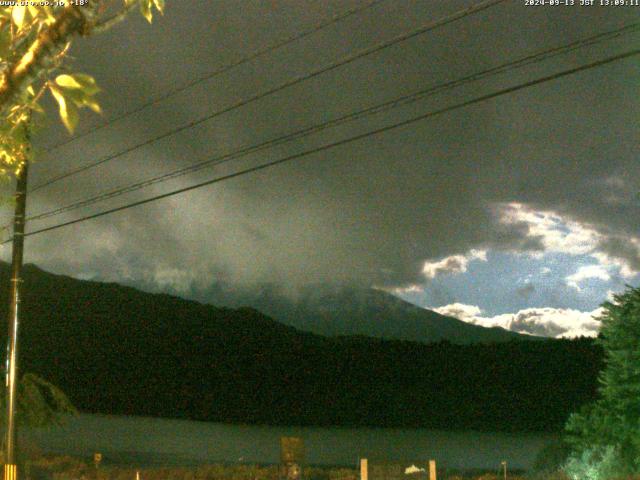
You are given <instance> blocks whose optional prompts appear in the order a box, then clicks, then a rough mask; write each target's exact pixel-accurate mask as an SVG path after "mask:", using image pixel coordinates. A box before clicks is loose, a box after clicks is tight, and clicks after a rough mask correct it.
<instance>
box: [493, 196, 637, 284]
mask: <svg viewBox="0 0 640 480" xmlns="http://www.w3.org/2000/svg"><path fill="white" fill-rule="evenodd" d="M496 211H497V215H498V217H499V220H500V222H501V223H503V224H506V225H526V226H527V228H528V233H527V236H529V237H532V238H537V239H539V240H540V242H541V244H542V245H543V247H544V251H542V252H534V253H529V255H533V256H534V257H536V258H542V257H543V256H544V254H545V253H564V254H568V255H572V256H577V255H585V254H586V255H590V256H591V257H593V258H594V259H595V260H597V261H598V262H599V263H600V265H599V267H601V269H600V270H598V271H596V270H595V269H592V270H588V271H585V272H583V273H581V274H589V273H592V274H593V275H594V276H590V277H583V279H584V278H599V279H602V280H609V279H610V278H611V276H610V274H609V273H608V272H607V271H606V270H605V268H615V269H617V270H618V273H619V275H621V276H622V277H624V278H626V279H631V278H633V277H635V276H636V275H637V274H638V273H640V272H639V271H638V269H637V268H635V265H633V264H632V262H631V261H630V258H640V239H638V238H633V237H628V238H624V239H620V238H618V237H616V236H609V235H606V234H604V233H601V232H599V231H598V230H597V229H596V228H594V227H593V226H592V225H588V224H585V223H580V222H576V221H574V220H571V219H568V218H565V217H563V216H561V215H559V214H557V213H555V212H553V211H538V210H534V209H533V208H531V207H529V206H527V205H524V204H521V203H517V202H511V203H502V204H499V205H497V208H496ZM608 245H614V246H615V248H613V249H611V248H609V249H607V248H606V247H607V246H608ZM622 246H624V252H622ZM607 250H614V251H616V252H621V253H623V254H622V255H611V253H610V252H609V251H607ZM594 267H598V266H594ZM587 268H592V267H591V266H589V267H587ZM581 270H582V269H581ZM578 273H580V272H577V273H576V275H578ZM605 275H606V276H607V278H605ZM578 278H579V277H578ZM567 280H569V279H567ZM569 281H571V280H569ZM570 285H571V286H573V287H574V288H577V289H578V290H579V287H578V286H577V282H574V283H573V284H570Z"/></svg>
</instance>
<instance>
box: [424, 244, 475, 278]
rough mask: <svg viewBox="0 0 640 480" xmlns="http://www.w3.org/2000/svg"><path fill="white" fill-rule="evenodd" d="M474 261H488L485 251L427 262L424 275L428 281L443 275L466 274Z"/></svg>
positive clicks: (471, 251)
mask: <svg viewBox="0 0 640 480" xmlns="http://www.w3.org/2000/svg"><path fill="white" fill-rule="evenodd" d="M474 260H480V261H483V262H486V261H487V252H486V251H485V250H470V251H469V252H468V253H467V254H466V255H451V256H449V257H445V258H443V259H442V260H438V261H437V262H425V264H424V266H423V267H422V273H424V276H425V277H427V278H428V279H433V278H435V277H436V276H438V275H441V274H443V273H464V272H466V271H467V265H468V264H469V262H472V261H474Z"/></svg>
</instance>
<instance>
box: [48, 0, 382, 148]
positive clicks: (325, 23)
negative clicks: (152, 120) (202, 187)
mask: <svg viewBox="0 0 640 480" xmlns="http://www.w3.org/2000/svg"><path fill="white" fill-rule="evenodd" d="M385 1H386V0H372V1H369V2H367V3H365V4H364V5H361V6H358V7H354V8H351V9H349V10H346V11H344V12H341V13H338V14H337V15H333V16H331V17H329V18H327V19H324V20H322V21H321V22H319V23H318V24H316V25H314V26H313V27H311V28H309V29H308V30H304V31H303V32H300V33H297V34H295V35H293V36H290V37H287V38H286V39H284V40H281V41H279V42H276V43H273V44H271V45H268V46H266V47H264V48H261V49H258V50H255V51H253V52H251V53H249V54H248V55H246V56H243V57H241V58H238V59H236V60H233V61H231V62H229V63H226V64H224V65H221V66H219V67H218V68H216V69H215V70H213V71H211V72H208V73H207V74H206V75H203V76H201V77H198V78H196V79H195V80H192V81H190V82H188V83H185V84H184V85H180V86H178V87H175V88H172V89H169V90H167V91H166V92H164V93H163V94H161V95H158V96H157V97H155V98H152V99H150V100H149V101H147V102H145V103H143V104H142V105H139V106H138V107H136V108H134V109H133V110H129V111H126V112H124V113H122V114H120V115H117V116H115V117H113V118H111V119H109V120H107V121H105V122H102V123H101V124H99V125H96V126H95V127H93V128H90V129H88V130H87V131H85V132H82V133H80V134H78V135H75V136H73V137H71V138H69V139H67V140H65V141H63V142H60V143H57V144H55V145H52V146H51V147H49V148H47V150H45V153H51V152H53V151H54V150H57V149H58V148H60V147H63V146H65V145H68V144H69V143H72V142H75V141H76V140H80V139H81V138H84V137H86V136H87V135H91V134H92V133H95V132H97V131H99V130H102V129H103V128H106V127H108V126H110V125H113V124H114V123H116V122H119V121H120V120H124V119H125V118H128V117H131V116H133V115H135V114H136V113H140V112H142V111H143V110H146V109H147V108H150V107H153V106H154V105H157V104H158V103H160V102H162V101H164V100H167V99H169V98H171V97H173V96H175V95H177V94H179V93H181V92H184V91H185V90H189V89H190V88H193V87H195V86H196V85H198V84H200V83H203V82H206V81H207V80H211V79H212V78H215V77H217V76H219V75H222V74H224V73H227V72H229V71H230V70H233V69H234V68H237V67H240V66H242V65H244V64H246V63H249V62H251V61H253V60H256V59H258V58H260V57H262V56H264V55H267V54H269V53H271V52H275V51H276V50H279V49H281V48H283V47H286V46H287V45H290V44H292V43H295V42H297V41H299V40H302V39H303V38H306V37H308V36H310V35H313V34H314V33H317V32H319V31H320V30H323V29H325V28H327V27H329V26H331V25H334V24H336V23H338V22H340V21H342V20H344V19H345V18H348V17H350V16H352V15H356V14H358V13H362V12H364V11H366V10H368V9H370V8H372V7H374V6H375V5H377V4H379V3H382V2H385Z"/></svg>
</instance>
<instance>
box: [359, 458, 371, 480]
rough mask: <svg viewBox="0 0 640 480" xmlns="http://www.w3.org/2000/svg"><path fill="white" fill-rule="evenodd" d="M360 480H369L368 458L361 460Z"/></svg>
mask: <svg viewBox="0 0 640 480" xmlns="http://www.w3.org/2000/svg"><path fill="white" fill-rule="evenodd" d="M360 480H369V462H368V461H367V459H366V458H361V459H360Z"/></svg>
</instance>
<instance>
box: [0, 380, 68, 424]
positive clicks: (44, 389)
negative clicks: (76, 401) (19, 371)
mask: <svg viewBox="0 0 640 480" xmlns="http://www.w3.org/2000/svg"><path fill="white" fill-rule="evenodd" d="M3 391H4V389H3ZM17 402H18V408H17V415H18V417H17V418H18V423H19V424H20V425H24V426H29V427H42V426H46V425H56V424H60V423H61V422H62V420H63V419H64V416H65V415H70V414H75V413H77V411H76V408H75V407H74V406H73V404H72V403H71V401H70V400H69V399H68V398H67V396H66V395H65V394H64V392H62V390H60V389H59V388H58V387H56V386H55V385H53V384H52V383H49V382H47V381H46V380H44V379H43V378H41V377H39V376H37V375H34V374H32V373H27V374H25V375H23V376H22V379H21V380H20V383H19V385H18V396H17ZM0 408H1V409H2V410H1V412H0V420H1V421H2V424H4V419H5V411H6V398H5V395H2V397H1V401H0Z"/></svg>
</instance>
